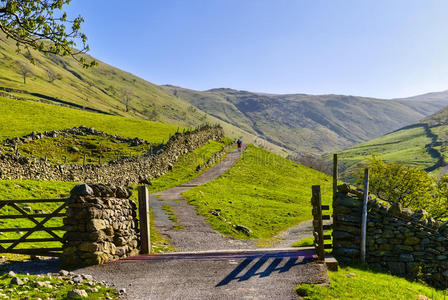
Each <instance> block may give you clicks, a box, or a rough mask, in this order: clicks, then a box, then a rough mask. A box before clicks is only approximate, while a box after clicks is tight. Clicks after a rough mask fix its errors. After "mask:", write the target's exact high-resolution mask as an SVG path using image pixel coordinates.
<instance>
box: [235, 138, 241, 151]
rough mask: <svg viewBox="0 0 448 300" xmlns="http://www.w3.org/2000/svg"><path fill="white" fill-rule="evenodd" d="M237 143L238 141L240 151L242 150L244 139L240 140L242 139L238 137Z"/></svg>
mask: <svg viewBox="0 0 448 300" xmlns="http://www.w3.org/2000/svg"><path fill="white" fill-rule="evenodd" d="M236 143H237V145H238V151H240V152H241V149H242V147H243V141H242V140H240V139H238V140H237V141H236Z"/></svg>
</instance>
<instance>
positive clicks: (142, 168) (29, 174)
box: [0, 126, 224, 185]
mask: <svg viewBox="0 0 448 300" xmlns="http://www.w3.org/2000/svg"><path fill="white" fill-rule="evenodd" d="M83 130H85V129H83ZM223 136H224V134H223V130H222V128H221V127H210V126H204V127H202V128H199V129H197V130H194V131H190V132H185V133H180V132H179V133H176V134H174V135H173V136H172V137H171V138H170V139H169V140H168V142H167V143H166V144H165V145H163V146H162V147H160V148H158V149H155V151H154V152H152V153H148V154H147V155H145V156H142V157H134V158H123V159H120V160H118V161H112V162H109V163H108V164H102V165H91V164H88V165H86V166H82V165H72V164H68V165H53V164H50V163H49V162H46V161H45V160H41V159H39V160H38V159H31V158H28V157H25V156H21V155H15V154H13V155H10V154H0V179H35V180H57V181H75V182H76V181H77V182H95V183H107V184H114V185H129V184H137V183H143V182H147V181H148V180H149V179H150V178H153V177H158V176H160V175H162V174H164V173H166V172H167V171H169V170H171V168H172V167H173V165H174V163H175V162H176V161H177V160H178V159H179V157H180V156H182V155H184V154H186V153H188V152H189V151H193V150H195V149H196V148H198V147H201V146H203V145H205V144H206V143H207V142H208V141H209V140H215V141H216V140H220V139H221V138H222V137H223ZM133 141H134V140H133ZM136 142H137V141H136ZM143 142H144V141H143Z"/></svg>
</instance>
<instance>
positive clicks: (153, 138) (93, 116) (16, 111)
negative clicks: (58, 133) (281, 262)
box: [0, 97, 178, 143]
mask: <svg viewBox="0 0 448 300" xmlns="http://www.w3.org/2000/svg"><path fill="white" fill-rule="evenodd" d="M0 114H1V116H2V117H1V118H0V140H4V139H6V138H13V137H19V136H23V135H26V134H30V133H31V132H33V131H37V132H42V131H51V130H56V129H64V128H71V127H75V126H81V125H85V126H88V127H94V128H95V129H98V130H102V131H105V132H107V133H109V134H116V135H120V136H125V137H130V138H134V137H139V138H142V139H144V140H147V141H149V142H153V143H160V142H161V141H162V140H165V141H166V140H167V139H168V137H169V136H170V135H172V134H173V133H174V132H176V130H177V129H178V126H175V125H169V124H163V123H159V122H152V121H146V120H141V119H134V118H129V117H118V116H109V115H104V114H98V113H91V112H86V111H82V110H77V109H71V108H66V107H61V106H56V105H50V104H44V103H37V102H34V101H18V100H13V99H8V98H4V97H0Z"/></svg>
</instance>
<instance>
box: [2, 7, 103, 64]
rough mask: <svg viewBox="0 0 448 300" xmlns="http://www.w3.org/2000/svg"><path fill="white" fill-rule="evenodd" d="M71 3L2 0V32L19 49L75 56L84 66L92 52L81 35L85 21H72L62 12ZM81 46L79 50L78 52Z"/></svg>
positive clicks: (77, 18) (88, 62)
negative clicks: (78, 47) (86, 56)
mask: <svg viewBox="0 0 448 300" xmlns="http://www.w3.org/2000/svg"><path fill="white" fill-rule="evenodd" d="M70 1H71V0H0V29H1V30H2V31H3V32H4V33H5V34H6V36H7V37H8V38H11V39H13V40H15V41H16V43H17V49H18V51H20V50H21V49H22V48H26V49H30V48H31V49H35V50H37V51H40V52H42V53H44V54H55V55H60V56H67V55H69V56H72V57H73V58H74V59H76V60H77V61H78V62H80V63H81V64H82V65H83V66H84V67H91V66H93V65H95V64H96V62H95V61H87V60H86V59H85V57H84V56H83V54H84V53H85V52H87V51H88V50H89V46H88V45H87V36H86V35H85V34H83V33H81V32H80V30H81V24H82V22H84V19H83V18H82V17H81V16H78V17H76V18H75V19H72V20H69V19H68V16H67V14H66V13H65V12H63V11H62V8H63V7H64V5H66V4H69V3H70ZM78 43H80V49H79V50H78V49H75V47H77V46H78Z"/></svg>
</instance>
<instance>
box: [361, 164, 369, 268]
mask: <svg viewBox="0 0 448 300" xmlns="http://www.w3.org/2000/svg"><path fill="white" fill-rule="evenodd" d="M368 199H369V169H368V168H366V169H365V171H364V199H363V204H362V221H361V263H363V264H364V263H365V262H366V238H367V200H368Z"/></svg>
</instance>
